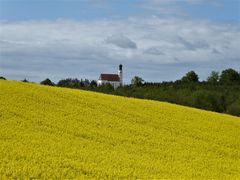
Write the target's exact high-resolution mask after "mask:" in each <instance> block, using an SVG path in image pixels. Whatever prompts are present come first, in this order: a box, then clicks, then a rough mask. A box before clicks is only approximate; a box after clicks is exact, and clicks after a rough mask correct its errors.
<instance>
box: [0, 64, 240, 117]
mask: <svg viewBox="0 0 240 180" xmlns="http://www.w3.org/2000/svg"><path fill="white" fill-rule="evenodd" d="M1 78H2V79H3V78H4V77H1ZM4 79H5V78H4ZM23 81H24V82H28V80H26V79H24V80H23ZM40 84H43V85H49V86H58V87H67V88H75V89H84V90H91V91H98V92H103V93H108V94H114V95H120V96H127V97H136V98H142V99H152V100H159V101H166V102H170V103H175V104H180V105H185V106H190V107H196V108H200V109H205V110H210V111H215V112H220V113H227V114H231V115H235V116H240V74H239V73H238V72H237V71H236V70H234V69H231V68H230V69H225V70H223V71H222V72H221V73H219V72H217V71H212V72H211V73H210V74H209V76H208V77H207V79H206V80H205V81H199V76H198V75H197V74H196V73H195V72H194V71H189V72H187V73H186V74H185V75H184V76H183V77H182V78H180V79H179V80H176V81H163V82H145V81H144V80H143V79H142V78H141V77H139V76H135V77H133V78H132V80H131V84H129V85H124V86H121V87H118V88H117V89H114V88H113V86H112V85H111V84H103V85H101V86H97V82H96V81H95V80H91V81H90V80H88V79H80V80H79V79H77V78H66V79H61V80H60V81H58V82H57V83H56V84H55V83H54V82H52V81H51V80H50V79H49V78H47V79H45V80H43V81H41V82H40Z"/></svg>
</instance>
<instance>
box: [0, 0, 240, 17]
mask: <svg viewBox="0 0 240 180" xmlns="http://www.w3.org/2000/svg"><path fill="white" fill-rule="evenodd" d="M160 1H161V0H160ZM170 2H171V0H170ZM143 3H144V1H143V0H109V1H106V0H102V1H101V0H97V1H96V0H95V1H94V0H90V1H87V0H69V1H66V0H0V5H1V17H0V18H1V19H2V20H9V21H19V20H33V19H34V20H42V19H48V20H55V19H58V18H67V19H74V20H81V19H95V18H111V16H114V17H127V16H131V15H139V14H141V15H147V14H151V13H152V12H147V11H146V9H144V8H143V7H141V4H143ZM176 4H177V6H178V7H180V8H181V9H182V10H183V11H184V12H185V13H186V15H185V16H191V17H193V18H207V19H211V20H214V21H215V20H217V21H239V19H240V1H239V0H217V1H216V0H209V1H204V2H203V3H200V1H199V2H198V0H197V1H196V2H195V3H194V1H193V3H189V1H184V0H178V1H176ZM171 6H173V5H171ZM174 6H175V5H174ZM155 13H156V14H158V13H160V12H154V13H152V14H155Z"/></svg>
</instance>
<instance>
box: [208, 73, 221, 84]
mask: <svg viewBox="0 0 240 180" xmlns="http://www.w3.org/2000/svg"><path fill="white" fill-rule="evenodd" d="M218 81H219V72H217V71H212V72H211V74H210V75H209V76H208V78H207V82H209V83H217V82H218Z"/></svg>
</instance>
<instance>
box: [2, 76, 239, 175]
mask: <svg viewBox="0 0 240 180" xmlns="http://www.w3.org/2000/svg"><path fill="white" fill-rule="evenodd" d="M0 128H1V129H0V179H12V178H17V179H29V178H40V179H69V178H74V179H87V178H96V179H99V178H103V179H125V178H127V179H134V178H139V179H161V178H162V179H166V178H167V179H176V178H177V179H183V178H184V179H189V178H193V179H203V178H207V179H209V178H211V179H212V178H213V179H220V178H221V179H240V118H239V117H234V116H230V115H225V114H218V113H213V112H208V111H203V110H198V109H194V108H188V107H184V106H179V105H174V104H169V103H163V102H157V101H149V100H139V99H134V98H124V97H117V96H112V95H105V94H100V93H95V92H89V91H81V90H73V89H66V88H57V87H49V86H43V85H35V84H31V83H22V82H14V81H3V80H0Z"/></svg>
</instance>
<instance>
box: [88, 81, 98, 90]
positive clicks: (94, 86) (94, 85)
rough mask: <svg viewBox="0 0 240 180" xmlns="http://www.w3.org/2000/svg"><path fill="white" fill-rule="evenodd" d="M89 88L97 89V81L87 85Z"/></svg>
mask: <svg viewBox="0 0 240 180" xmlns="http://www.w3.org/2000/svg"><path fill="white" fill-rule="evenodd" d="M89 87H90V88H92V89H95V88H96V87H97V81H95V80H92V81H91V82H90V85H89Z"/></svg>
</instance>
